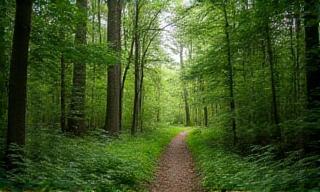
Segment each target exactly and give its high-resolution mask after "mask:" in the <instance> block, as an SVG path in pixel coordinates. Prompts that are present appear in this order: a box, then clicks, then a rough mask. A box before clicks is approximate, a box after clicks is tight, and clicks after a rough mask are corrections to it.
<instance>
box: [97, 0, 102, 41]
mask: <svg viewBox="0 0 320 192" xmlns="http://www.w3.org/2000/svg"><path fill="white" fill-rule="evenodd" d="M98 33H99V43H100V44H101V43H102V33H101V0H98Z"/></svg>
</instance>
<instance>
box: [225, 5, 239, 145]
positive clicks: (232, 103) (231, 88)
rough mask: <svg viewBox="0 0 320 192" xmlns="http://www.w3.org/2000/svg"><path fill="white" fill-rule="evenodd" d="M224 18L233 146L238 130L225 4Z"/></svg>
mask: <svg viewBox="0 0 320 192" xmlns="http://www.w3.org/2000/svg"><path fill="white" fill-rule="evenodd" d="M222 6H223V7H222V8H223V16H224V24H225V29H224V32H225V38H226V49H227V71H228V87H229V97H230V98H229V104H230V115H231V126H232V134H233V144H234V145H235V144H236V143H237V140H238V138H237V130H236V117H235V108H236V107H235V99H234V85H233V84H234V81H233V78H234V77H233V64H232V58H231V57H232V56H231V42H230V26H229V21H228V13H227V7H226V6H227V5H226V2H224V3H223V5H222Z"/></svg>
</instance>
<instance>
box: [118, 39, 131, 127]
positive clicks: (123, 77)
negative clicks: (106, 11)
mask: <svg viewBox="0 0 320 192" xmlns="http://www.w3.org/2000/svg"><path fill="white" fill-rule="evenodd" d="M133 48H134V38H133V39H132V42H131V45H130V52H129V57H128V60H127V65H126V67H125V69H124V72H123V75H122V81H121V90H120V129H122V119H123V117H122V116H123V114H122V113H123V112H122V111H123V97H124V87H125V83H126V79H127V75H128V71H129V69H130V65H131V62H132V57H133Z"/></svg>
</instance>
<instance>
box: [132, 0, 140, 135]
mask: <svg viewBox="0 0 320 192" xmlns="http://www.w3.org/2000/svg"><path fill="white" fill-rule="evenodd" d="M138 24H139V1H138V0H136V1H135V27H134V29H135V30H134V33H135V34H134V38H135V43H134V44H135V59H134V73H135V74H134V76H135V80H134V87H135V90H134V104H133V115H132V126H131V135H135V134H136V132H137V128H138V126H139V114H140V104H139V101H140V97H141V92H140V90H139V89H140V78H141V69H140V67H141V66H140V36H139V31H138Z"/></svg>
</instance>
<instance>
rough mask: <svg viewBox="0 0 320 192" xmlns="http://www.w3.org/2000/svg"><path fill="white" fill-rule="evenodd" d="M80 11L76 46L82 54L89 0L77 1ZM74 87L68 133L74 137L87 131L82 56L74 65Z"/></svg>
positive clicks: (84, 64)
mask: <svg viewBox="0 0 320 192" xmlns="http://www.w3.org/2000/svg"><path fill="white" fill-rule="evenodd" d="M76 4H77V7H78V9H79V20H78V22H77V27H76V35H75V45H76V48H77V49H78V51H80V52H81V50H82V47H83V46H84V45H86V43H87V40H86V38H87V9H88V1H87V0H77V2H76ZM72 82H73V87H72V97H71V104H70V114H69V118H68V128H67V130H66V131H67V132H70V133H73V134H74V135H81V134H83V133H84V132H85V131H86V123H85V101H86V100H85V90H86V63H85V62H84V61H83V59H82V58H81V56H80V55H79V57H78V58H77V60H76V61H75V62H74V64H73V81H72Z"/></svg>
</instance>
